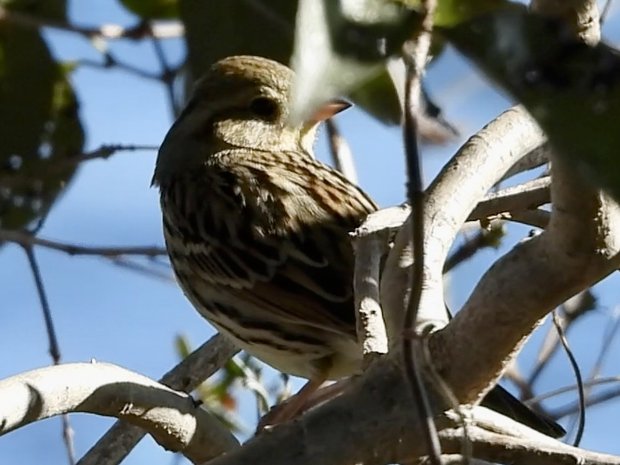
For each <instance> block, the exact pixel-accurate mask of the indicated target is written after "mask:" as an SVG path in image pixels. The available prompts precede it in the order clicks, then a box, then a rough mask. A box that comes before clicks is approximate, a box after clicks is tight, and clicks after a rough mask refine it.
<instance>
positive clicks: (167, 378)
mask: <svg viewBox="0 0 620 465" xmlns="http://www.w3.org/2000/svg"><path fill="white" fill-rule="evenodd" d="M238 350H239V349H237V348H236V347H235V346H234V345H233V344H232V342H230V340H229V339H228V338H226V337H224V336H222V335H220V334H217V335H216V336H214V337H212V338H211V339H209V340H208V341H207V342H205V343H204V344H203V345H202V346H200V347H199V348H198V349H196V350H195V351H194V352H192V353H191V354H190V355H188V356H187V357H186V358H185V359H184V360H183V361H181V362H180V363H179V364H178V365H177V366H176V367H174V368H173V369H172V370H170V371H169V372H168V373H166V374H165V375H164V376H163V377H162V379H161V380H160V382H161V383H163V384H165V385H166V386H168V387H170V388H172V389H174V390H177V391H183V392H188V393H189V392H191V391H193V390H194V389H196V388H197V387H198V386H199V385H200V384H201V383H202V382H204V380H206V379H207V378H208V377H209V376H211V375H212V374H213V373H215V372H216V371H217V370H219V369H220V368H221V367H222V366H224V364H225V363H226V362H227V361H228V360H229V359H230V358H231V357H232V356H233V355H235V353H236V352H238ZM145 434H146V431H144V430H143V429H142V428H140V427H139V426H136V425H133V424H130V423H126V422H124V421H117V422H116V423H115V424H114V425H113V426H112V428H110V430H109V431H108V432H107V433H106V434H105V435H104V436H103V437H102V438H101V439H99V441H97V443H96V444H95V445H94V446H93V447H92V448H91V449H90V450H89V451H88V452H87V453H86V455H84V457H82V459H80V461H79V462H78V465H112V464H114V465H116V464H118V463H120V462H121V461H122V460H123V459H124V458H125V457H126V456H127V454H129V452H130V451H131V450H132V449H133V448H134V447H135V446H136V444H138V442H139V441H140V440H141V439H142V438H143V437H144V436H145Z"/></svg>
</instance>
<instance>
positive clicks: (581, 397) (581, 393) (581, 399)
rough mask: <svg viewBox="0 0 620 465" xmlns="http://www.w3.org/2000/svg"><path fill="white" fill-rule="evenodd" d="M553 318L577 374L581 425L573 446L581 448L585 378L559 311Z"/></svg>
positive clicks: (554, 313) (584, 409)
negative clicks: (567, 336)
mask: <svg viewBox="0 0 620 465" xmlns="http://www.w3.org/2000/svg"><path fill="white" fill-rule="evenodd" d="M552 316H553V324H554V325H555V327H556V329H557V331H558V336H559V338H560V342H561V343H562V346H563V347H564V351H565V352H566V356H567V357H568V360H569V362H570V364H571V366H572V368H573V372H574V373H575V378H576V379H577V386H578V387H579V389H578V390H577V392H578V393H579V424H578V427H577V434H576V435H575V441H574V442H573V446H575V447H579V443H580V442H581V438H582V436H583V431H584V429H585V426H586V400H585V392H584V389H583V378H582V377H581V370H580V369H579V364H578V363H577V360H576V359H575V356H574V355H573V352H572V350H571V349H570V346H569V344H568V340H567V339H566V335H565V334H564V328H562V323H561V322H560V320H559V318H558V312H557V310H554V311H553V312H552Z"/></svg>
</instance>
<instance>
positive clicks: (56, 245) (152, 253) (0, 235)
mask: <svg viewBox="0 0 620 465" xmlns="http://www.w3.org/2000/svg"><path fill="white" fill-rule="evenodd" d="M2 241H7V242H13V243H15V244H19V245H22V246H25V247H31V246H33V245H38V246H41V247H46V248H48V249H53V250H57V251H59V252H64V253H66V254H69V255H96V256H100V257H111V258H114V257H119V256H121V255H143V256H146V257H159V256H165V255H166V249H164V248H163V247H141V246H130V247H91V246H82V245H75V244H67V243H63V242H58V241H52V240H49V239H42V238H40V237H36V236H33V235H32V234H29V233H27V232H23V231H12V230H8V229H0V242H2Z"/></svg>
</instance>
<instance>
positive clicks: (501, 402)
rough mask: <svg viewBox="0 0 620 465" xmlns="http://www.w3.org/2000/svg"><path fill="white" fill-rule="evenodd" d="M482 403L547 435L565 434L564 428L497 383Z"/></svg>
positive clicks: (554, 436) (560, 435) (559, 435)
mask: <svg viewBox="0 0 620 465" xmlns="http://www.w3.org/2000/svg"><path fill="white" fill-rule="evenodd" d="M482 405H483V406H485V407H488V408H490V409H492V410H495V411H496V412H499V413H501V414H502V415H506V416H507V417H510V418H512V419H513V420H515V421H518V422H519V423H523V424H524V425H526V426H529V427H530V428H532V429H535V430H536V431H539V432H541V433H543V434H546V435H547V436H551V437H553V438H559V437H562V436H564V435H565V434H566V430H564V428H562V427H561V426H560V425H559V424H558V423H556V422H555V421H554V420H552V419H551V418H549V417H548V416H546V415H545V414H542V413H539V412H535V411H534V410H532V409H531V408H529V407H528V406H527V405H525V404H524V403H523V402H521V401H520V400H519V399H517V398H516V397H515V396H513V395H512V394H510V393H509V392H508V391H507V390H506V389H504V388H503V387H501V386H499V385H498V386H495V387H494V388H493V389H492V390H491V391H490V392H489V393H488V394H487V395H486V396H485V397H484V399H483V400H482Z"/></svg>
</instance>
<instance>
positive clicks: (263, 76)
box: [154, 56, 348, 182]
mask: <svg viewBox="0 0 620 465" xmlns="http://www.w3.org/2000/svg"><path fill="white" fill-rule="evenodd" d="M292 82H293V71H292V70H291V69H289V68H287V67H286V66H284V65H282V64H280V63H278V62H275V61H273V60H269V59H267V58H262V57H255V56H232V57H228V58H224V59H223V60H221V61H218V62H217V63H215V64H214V65H213V66H212V67H211V69H209V71H208V72H207V73H206V74H205V75H204V76H203V77H202V78H201V79H199V80H198V81H197V83H196V86H195V88H194V92H193V94H192V97H191V99H190V100H189V102H188V104H187V106H186V107H185V109H184V110H183V112H182V113H181V115H180V116H179V118H178V119H177V121H176V122H175V124H174V125H173V126H172V128H171V129H170V131H169V132H168V135H167V136H166V139H165V140H164V143H163V144H162V146H161V148H160V151H159V156H158V160H157V168H156V170H155V177H154V182H161V181H162V178H163V177H165V176H167V175H170V174H172V173H173V170H179V169H188V168H191V167H193V166H196V165H197V164H202V163H204V161H205V160H206V159H207V158H208V157H209V156H211V155H213V154H215V153H217V152H219V151H221V150H225V149H227V148H239V147H241V148H247V149H256V150H270V151H273V150H294V151H302V152H306V153H312V152H311V150H312V145H313V143H314V139H315V135H316V129H317V127H318V125H319V123H320V122H321V121H323V120H325V119H327V118H329V117H330V116H333V115H334V114H335V113H337V112H339V111H341V110H343V109H345V108H346V107H348V104H346V103H345V102H341V101H335V102H331V103H329V104H327V105H326V106H325V107H323V108H321V109H320V110H318V111H317V112H316V113H315V115H313V117H312V118H310V119H309V120H308V121H306V122H304V123H302V124H299V125H296V126H292V125H290V123H289V107H290V105H289V102H290V90H291V86H292Z"/></svg>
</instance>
